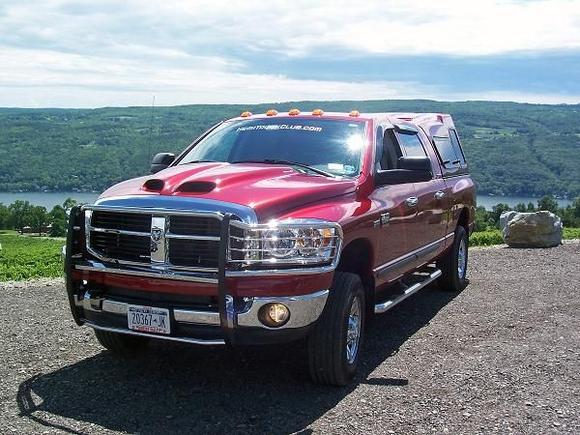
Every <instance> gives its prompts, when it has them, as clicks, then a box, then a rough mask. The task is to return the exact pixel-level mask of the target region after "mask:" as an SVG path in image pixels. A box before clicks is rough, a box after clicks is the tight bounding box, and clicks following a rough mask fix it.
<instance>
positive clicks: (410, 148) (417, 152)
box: [397, 131, 427, 157]
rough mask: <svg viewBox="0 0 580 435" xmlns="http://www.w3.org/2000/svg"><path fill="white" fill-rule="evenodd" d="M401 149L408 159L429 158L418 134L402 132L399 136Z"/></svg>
mask: <svg viewBox="0 0 580 435" xmlns="http://www.w3.org/2000/svg"><path fill="white" fill-rule="evenodd" d="M397 136H398V138H399V143H400V144H401V149H402V150H403V152H404V153H405V155H406V156H407V157H427V153H426V152H425V149H424V148H423V145H422V144H421V139H419V136H418V135H417V133H411V132H406V131H405V132H400V133H399V134H398V135H397Z"/></svg>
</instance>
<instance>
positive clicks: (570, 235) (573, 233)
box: [563, 228, 580, 240]
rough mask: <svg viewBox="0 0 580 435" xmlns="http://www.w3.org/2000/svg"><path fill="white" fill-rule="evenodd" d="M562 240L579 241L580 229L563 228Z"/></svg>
mask: <svg viewBox="0 0 580 435" xmlns="http://www.w3.org/2000/svg"><path fill="white" fill-rule="evenodd" d="M563 238H564V239H566V240H570V239H580V228H564V234H563Z"/></svg>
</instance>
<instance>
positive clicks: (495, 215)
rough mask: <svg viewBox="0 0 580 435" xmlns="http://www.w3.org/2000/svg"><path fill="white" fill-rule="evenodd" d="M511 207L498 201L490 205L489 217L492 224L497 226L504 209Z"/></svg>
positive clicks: (507, 209) (508, 209)
mask: <svg viewBox="0 0 580 435" xmlns="http://www.w3.org/2000/svg"><path fill="white" fill-rule="evenodd" d="M510 210H511V208H510V206H509V205H507V204H504V203H502V202H500V203H499V204H496V205H494V206H493V207H492V209H491V213H490V219H491V221H492V222H493V225H495V226H496V227H499V217H500V216H501V214H502V213H503V212H504V211H510Z"/></svg>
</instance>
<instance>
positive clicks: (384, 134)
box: [371, 126, 417, 285]
mask: <svg viewBox="0 0 580 435" xmlns="http://www.w3.org/2000/svg"><path fill="white" fill-rule="evenodd" d="M375 150H376V151H375V172H376V171H389V170H393V169H397V160H398V158H399V157H401V156H402V152H401V148H400V146H399V143H398V141H397V139H396V137H395V133H394V130H393V128H392V127H391V128H384V127H382V126H379V127H378V128H377V133H376V148H375ZM414 196H415V187H414V185H413V183H401V184H388V185H383V186H375V190H374V191H373V193H372V194H371V199H372V200H373V202H374V203H375V204H377V205H378V207H377V211H376V213H375V215H374V216H373V219H374V221H373V224H374V231H375V234H376V237H377V241H378V246H379V249H378V252H377V255H376V257H377V259H376V262H375V270H374V272H375V278H376V280H377V284H379V285H381V284H384V283H387V282H392V281H394V280H396V279H398V278H399V277H400V276H401V274H402V273H404V272H405V271H406V270H408V267H409V264H410V263H412V261H413V257H412V256H408V253H409V251H410V249H411V246H413V245H414V242H413V237H414V236H413V227H414V225H416V219H417V209H416V208H415V207H410V206H409V202H408V200H409V198H412V197H414Z"/></svg>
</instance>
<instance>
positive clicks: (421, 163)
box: [375, 157, 433, 186]
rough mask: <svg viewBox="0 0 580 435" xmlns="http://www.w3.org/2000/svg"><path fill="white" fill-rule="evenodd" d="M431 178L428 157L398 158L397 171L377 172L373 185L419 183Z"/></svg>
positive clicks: (431, 173)
mask: <svg viewBox="0 0 580 435" xmlns="http://www.w3.org/2000/svg"><path fill="white" fill-rule="evenodd" d="M431 178H433V172H432V169H431V160H430V159H429V157H399V160H398V161H397V169H389V170H386V171H377V173H376V174H375V184H376V185H377V186H384V185H387V184H405V183H419V182H421V181H429V180H431Z"/></svg>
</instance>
